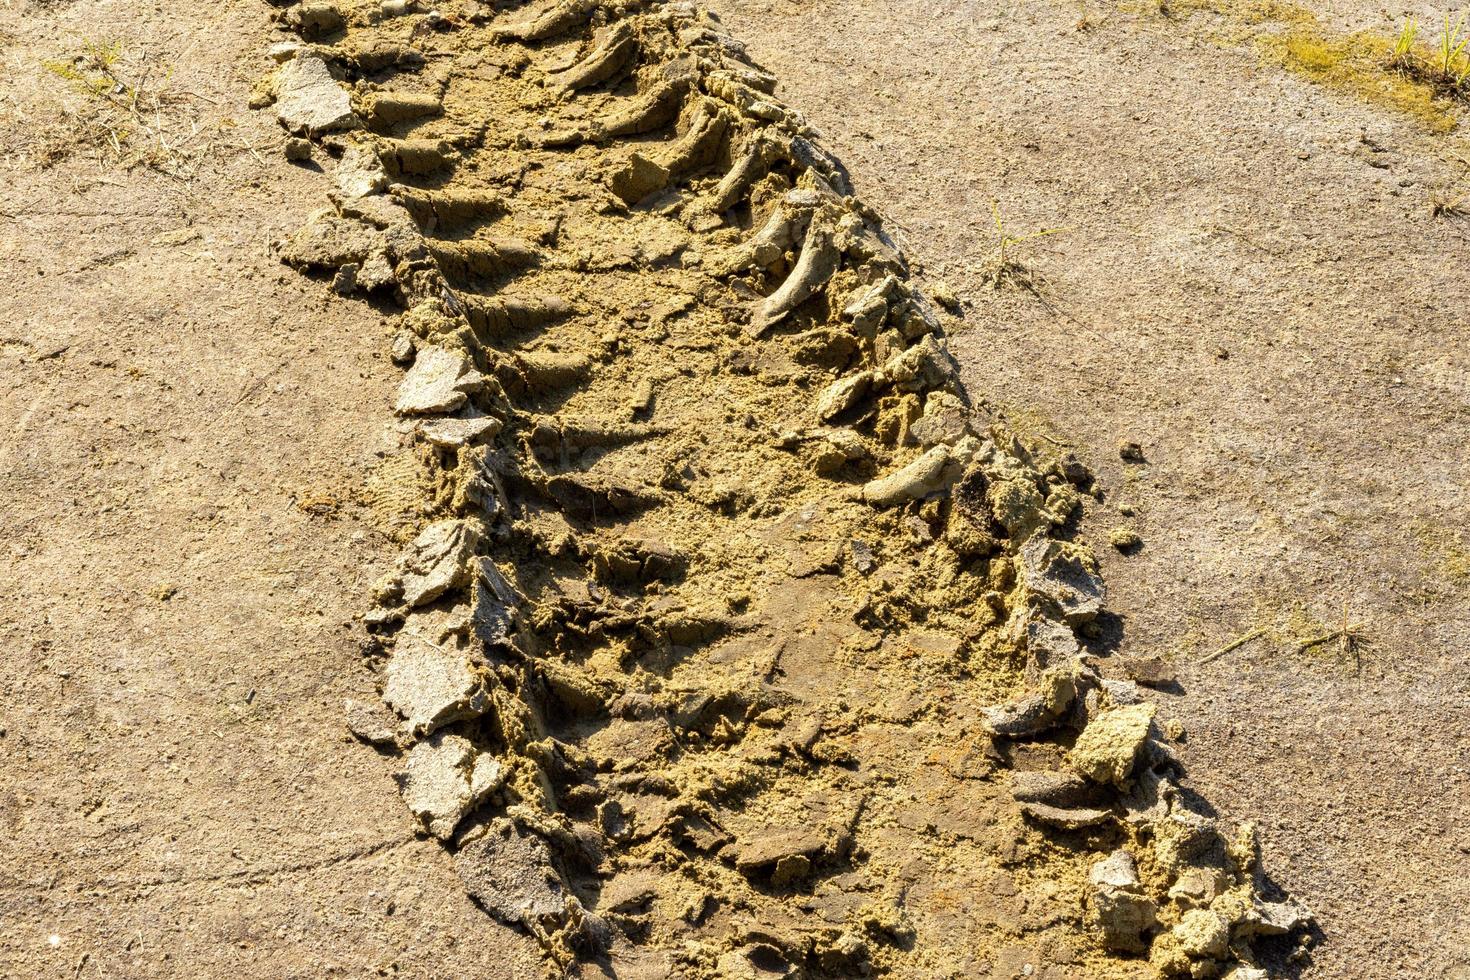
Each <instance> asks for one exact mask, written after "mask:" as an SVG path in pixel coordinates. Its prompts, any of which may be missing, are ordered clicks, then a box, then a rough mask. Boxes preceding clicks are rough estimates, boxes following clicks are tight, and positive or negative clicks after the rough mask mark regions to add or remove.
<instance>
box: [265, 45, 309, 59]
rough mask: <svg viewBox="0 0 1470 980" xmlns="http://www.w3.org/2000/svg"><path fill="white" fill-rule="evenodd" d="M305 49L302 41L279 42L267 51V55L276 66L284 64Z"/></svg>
mask: <svg viewBox="0 0 1470 980" xmlns="http://www.w3.org/2000/svg"><path fill="white" fill-rule="evenodd" d="M304 49H305V45H303V44H302V43H301V42H300V41H277V42H276V43H275V44H272V45H271V46H270V47H269V48H267V49H266V52H265V53H266V55H267V56H268V57H269V58H270V59H271V60H272V61H274V62H275V63H276V64H278V65H279V64H284V63H285V62H287V61H290V60H291V59H292V58H294V57H296V56H297V55H298V54H300V53H301V52H302V51H303V50H304Z"/></svg>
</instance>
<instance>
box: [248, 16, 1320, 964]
mask: <svg viewBox="0 0 1470 980" xmlns="http://www.w3.org/2000/svg"><path fill="white" fill-rule="evenodd" d="M274 17H275V20H276V23H277V25H278V27H279V28H280V29H281V30H282V31H283V32H284V37H285V38H286V39H285V40H278V41H277V42H276V43H275V44H274V45H273V46H272V48H271V56H272V57H273V58H274V59H275V60H276V62H277V63H278V67H277V68H276V69H275V70H274V71H273V72H272V73H271V75H270V76H269V77H268V78H267V79H266V80H265V81H264V82H263V83H262V85H261V86H260V88H259V89H258V91H257V96H258V97H257V104H258V105H259V106H260V107H265V106H273V111H274V112H276V114H277V116H278V118H279V119H280V121H281V124H282V125H283V126H284V127H286V128H287V129H288V130H289V131H290V132H291V133H293V134H294V135H295V136H296V137H298V140H297V141H294V142H292V143H291V144H290V145H289V146H288V152H290V153H292V154H293V155H294V156H295V158H297V159H304V158H315V159H316V160H317V161H318V162H320V163H321V164H322V165H323V166H324V168H325V170H326V172H327V173H329V174H330V183H331V188H330V192H329V196H330V207H327V208H324V209H323V210H322V211H320V212H318V213H317V214H315V215H312V216H310V218H309V220H307V221H306V223H305V224H304V225H303V226H302V227H301V229H300V230H299V231H297V232H296V233H294V234H293V235H291V236H290V237H289V238H287V239H285V240H283V241H281V242H279V243H277V246H276V247H277V248H278V250H279V254H280V257H281V258H282V260H283V261H285V262H287V263H289V264H291V265H292V266H294V267H296V268H298V269H300V270H302V271H303V272H305V273H307V274H310V275H314V276H319V277H321V278H322V279H324V280H326V281H330V283H331V288H333V289H334V290H336V291H337V292H339V293H341V294H343V295H358V296H363V297H367V298H369V299H373V300H375V301H377V302H380V303H391V304H393V305H395V306H396V307H398V308H400V309H401V310H402V313H401V314H399V315H398V319H399V333H398V335H397V336H396V337H395V339H394V342H393V351H392V352H393V356H394V358H395V360H397V361H398V362H399V363H401V364H403V365H404V366H405V373H404V376H403V380H402V384H401V387H400V388H399V390H398V392H397V394H396V397H395V411H396V413H397V416H398V419H399V432H400V434H401V438H402V452H403V453H404V454H406V455H410V456H412V458H413V459H415V460H416V461H417V470H418V476H417V478H416V479H415V480H414V481H413V486H414V488H415V491H414V499H413V502H414V504H415V505H416V508H417V515H418V517H417V523H416V524H415V526H414V528H413V533H412V534H411V535H410V536H409V537H411V540H408V541H407V547H406V550H405V552H404V554H403V557H402V558H401V560H400V562H399V564H398V567H397V569H396V571H395V572H394V573H393V574H392V575H390V576H389V577H388V578H387V579H386V580H384V581H383V582H382V583H380V584H379V586H378V587H377V589H376V592H375V596H374V607H373V609H372V611H371V612H370V613H369V614H368V615H367V617H366V620H367V622H368V624H369V628H370V629H371V631H372V634H373V636H374V638H375V640H374V644H373V646H372V649H371V650H370V651H369V653H370V657H371V662H372V666H373V669H374V670H375V671H376V672H377V677H378V681H379V686H380V690H381V693H382V701H381V703H377V702H375V703H372V704H352V705H349V706H348V723H349V726H350V727H351V729H352V731H353V732H354V733H355V734H356V735H357V736H358V737H359V738H362V739H363V740H364V741H367V742H370V743H373V744H376V745H378V746H380V747H381V748H383V749H384V750H386V751H390V752H393V753H395V754H397V755H398V756H399V757H400V758H401V772H400V777H399V780H400V786H401V790H402V795H403V798H404V801H405V803H406V804H407V805H408V807H409V808H410V810H411V811H412V812H413V814H414V815H415V817H416V818H417V819H418V820H419V821H420V822H421V824H422V826H423V831H424V833H425V834H428V835H432V836H433V837H435V838H437V839H439V840H440V841H442V843H443V845H444V846H445V847H446V848H447V849H448V850H449V851H450V852H451V853H452V854H453V855H454V861H455V864H456V867H457V869H458V871H459V874H460V877H461V879H462V880H463V882H464V885H465V887H466V889H467V890H468V892H469V893H470V894H471V895H472V896H473V897H474V898H475V899H476V901H477V902H478V903H479V904H480V905H481V906H482V907H483V908H484V909H485V910H486V911H487V912H488V913H489V914H491V915H493V916H495V917H496V918H498V919H500V920H502V921H504V922H506V923H508V924H511V925H513V926H515V927H517V928H521V929H524V930H526V931H528V932H529V933H531V934H532V935H534V936H535V937H536V938H537V939H538V940H539V941H540V943H541V944H542V947H543V948H544V950H545V955H546V962H547V970H548V974H549V975H584V976H595V975H607V976H618V977H682V978H689V980H695V978H711V977H721V978H725V977H729V978H743V977H775V976H787V977H814V978H815V977H857V976H867V975H886V976H895V977H949V976H967V977H968V976H986V975H1004V976H1010V975H1021V974H1022V973H1026V974H1027V975H1036V976H1075V975H1079V974H1084V975H1089V976H1119V977H1122V976H1139V975H1155V974H1157V975H1164V976H1193V977H1212V976H1231V977H1235V978H1236V980H1247V978H1253V977H1264V976H1267V975H1268V973H1267V972H1266V970H1265V969H1264V968H1262V966H1261V965H1260V960H1259V958H1258V956H1257V954H1256V952H1255V946H1254V944H1255V942H1256V940H1257V939H1258V938H1259V937H1262V936H1273V935H1278V936H1279V935H1287V934H1289V933H1292V932H1293V931H1294V930H1297V929H1298V928H1299V927H1300V926H1301V925H1302V924H1303V922H1304V921H1305V912H1304V911H1303V910H1302V909H1301V908H1299V907H1298V906H1297V905H1296V904H1294V903H1292V902H1290V901H1289V900H1283V899H1280V898H1279V897H1278V898H1272V899H1268V897H1267V894H1268V892H1269V890H1270V889H1269V885H1268V883H1267V882H1266V881H1265V879H1264V877H1263V874H1262V872H1261V869H1260V867H1259V863H1258V854H1257V847H1256V843H1255V839H1254V833H1253V830H1252V829H1251V827H1250V826H1249V825H1247V826H1242V827H1238V828H1230V827H1228V826H1227V825H1225V824H1224V823H1223V822H1221V821H1220V820H1219V819H1217V818H1216V817H1215V816H1214V814H1213V812H1212V811H1211V810H1210V809H1209V808H1208V806H1207V805H1205V804H1203V803H1202V802H1200V801H1198V800H1196V799H1194V798H1193V797H1191V796H1190V794H1189V793H1188V792H1187V791H1186V790H1184V789H1183V788H1182V787H1181V785H1180V782H1179V779H1180V772H1179V766H1178V763H1177V760H1176V758H1175V755H1174V753H1173V751H1172V749H1171V748H1170V743H1171V741H1172V739H1171V732H1174V727H1173V726H1171V725H1169V724H1165V723H1162V722H1160V720H1159V719H1157V718H1156V712H1155V709H1154V707H1153V706H1152V705H1151V704H1150V703H1149V702H1148V701H1147V700H1146V698H1145V696H1144V692H1143V691H1142V690H1141V689H1140V688H1139V687H1138V686H1137V685H1136V684H1135V683H1133V682H1131V681H1121V680H1114V679H1107V678H1105V676H1104V670H1103V667H1104V665H1103V663H1102V661H1101V660H1100V659H1099V658H1098V657H1097V656H1096V655H1094V654H1091V653H1088V652H1085V650H1084V646H1083V645H1082V641H1086V640H1087V639H1088V638H1089V637H1092V636H1095V635H1096V633H1097V626H1096V622H1097V619H1098V617H1099V615H1100V614H1101V613H1102V611H1103V603H1104V599H1105V596H1104V589H1103V585H1102V582H1101V581H1100V580H1099V578H1098V575H1097V572H1096V564H1095V561H1094V559H1093V557H1092V556H1091V555H1090V554H1089V553H1088V552H1087V550H1086V549H1085V548H1084V547H1082V546H1080V545H1078V544H1075V543H1073V542H1072V541H1070V540H1069V539H1070V538H1071V537H1072V535H1071V533H1070V531H1069V525H1070V524H1071V523H1072V522H1073V521H1074V520H1075V516H1076V512H1077V510H1078V506H1079V502H1080V495H1081V494H1082V493H1083V492H1085V488H1086V486H1087V484H1088V483H1089V477H1088V474H1087V473H1086V471H1085V469H1083V468H1081V467H1080V466H1078V465H1077V464H1076V462H1075V461H1063V460H1056V459H1050V458H1047V457H1045V456H1043V455H1041V454H1039V453H1036V452H1033V451H1032V450H1030V449H1028V448H1027V447H1026V446H1024V445H1022V444H1021V443H1020V442H1019V441H1018V440H1017V439H1016V438H1015V437H1014V436H1012V435H1011V434H1010V433H1008V432H1007V431H1006V430H1005V429H1004V428H1003V427H1001V426H999V425H997V424H994V422H993V420H991V419H988V418H987V417H986V415H985V413H984V411H983V410H982V409H980V408H978V407H977V406H976V405H975V404H974V403H972V401H971V399H970V397H969V395H968V394H967V393H966V391H965V389H964V387H963V386H962V385H961V384H960V382H959V380H958V378H957V377H956V368H955V364H954V362H953V361H952V360H951V358H950V356H949V353H948V351H947V348H946V344H945V341H944V338H943V331H942V329H941V324H940V321H939V318H938V316H937V314H936V312H935V310H934V308H933V306H932V305H931V304H930V302H929V301H928V300H927V299H926V298H925V297H924V295H923V294H922V293H921V292H920V290H919V289H918V288H917V287H916V286H915V285H914V284H913V283H911V281H910V277H909V271H910V270H909V267H908V264H907V262H906V261H905V259H904V257H903V255H902V254H901V253H900V251H899V250H898V249H897V248H896V247H895V245H894V243H893V242H892V241H891V240H890V239H889V238H888V237H887V236H886V235H885V234H884V232H883V230H882V225H881V222H880V220H879V218H878V216H877V215H875V214H874V213H872V212H871V211H870V210H869V209H868V208H867V207H865V206H864V205H863V204H862V202H861V201H860V200H859V199H858V198H857V197H856V196H855V195H854V193H853V189H852V186H851V185H850V183H849V179H848V175H847V174H846V173H845V171H844V170H843V168H842V167H841V165H840V164H839V163H837V162H836V161H835V160H833V159H832V158H831V157H830V156H829V155H828V154H827V153H826V152H825V151H824V150H822V149H821V146H820V143H819V141H818V137H817V134H816V133H815V132H814V131H813V130H812V129H811V127H809V126H808V125H807V124H806V123H805V121H804V120H803V119H802V117H801V116H800V115H799V114H798V113H796V112H795V111H794V110H792V109H790V108H788V107H786V106H785V105H783V104H782V103H781V102H780V100H779V99H777V98H776V97H775V95H774V91H775V87H776V81H775V79H774V78H773V77H771V76H770V75H769V74H768V73H767V72H765V71H763V70H762V69H761V68H760V67H759V66H758V65H755V64H754V63H752V62H751V61H750V59H749V58H748V57H747V56H746V55H745V52H744V50H743V49H742V47H741V46H740V44H739V43H738V42H737V41H735V40H733V39H732V38H730V37H728V36H727V35H725V34H724V33H723V32H722V30H721V28H720V25H719V24H718V22H717V21H715V20H714V19H713V18H712V17H711V16H710V15H708V14H707V13H705V12H703V11H701V10H700V9H698V8H697V7H694V6H692V5H688V4H683V3H667V4H656V3H648V4H640V3H620V4H619V3H611V2H605V0H556V2H552V3H542V4H532V5H524V6H520V5H511V6H506V5H496V6H492V5H490V4H476V3H469V4H462V5H460V8H459V9H451V8H449V7H442V8H439V9H437V10H428V9H425V8H421V7H419V6H418V5H416V4H415V3H413V2H411V0H383V2H377V0H374V2H371V3H347V2H344V3H340V4H327V3H320V2H303V3H294V4H289V5H277V6H276V9H275V11H274ZM1027 968H1029V969H1027Z"/></svg>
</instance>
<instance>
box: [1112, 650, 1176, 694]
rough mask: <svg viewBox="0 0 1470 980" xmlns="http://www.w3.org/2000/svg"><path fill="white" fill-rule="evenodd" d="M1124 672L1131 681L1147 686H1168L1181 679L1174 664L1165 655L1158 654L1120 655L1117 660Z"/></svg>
mask: <svg viewBox="0 0 1470 980" xmlns="http://www.w3.org/2000/svg"><path fill="white" fill-rule="evenodd" d="M1117 664H1118V666H1119V667H1121V668H1123V673H1124V674H1125V675H1126V676H1127V677H1128V679H1129V680H1131V681H1136V682H1137V683H1139V684H1143V685H1145V686H1147V687H1168V686H1169V685H1171V684H1173V683H1175V682H1176V681H1178V679H1179V675H1178V674H1177V673H1176V672H1175V670H1174V668H1173V666H1171V665H1170V664H1169V662H1168V661H1167V660H1165V659H1164V658H1163V657H1158V656H1129V657H1120V658H1118V660H1117Z"/></svg>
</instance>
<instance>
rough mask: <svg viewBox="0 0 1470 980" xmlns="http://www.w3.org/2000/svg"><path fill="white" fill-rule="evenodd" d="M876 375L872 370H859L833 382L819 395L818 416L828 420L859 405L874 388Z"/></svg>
mask: <svg viewBox="0 0 1470 980" xmlns="http://www.w3.org/2000/svg"><path fill="white" fill-rule="evenodd" d="M876 377H877V375H875V374H874V373H873V372H872V371H859V372H858V373H856V374H849V375H848V376H847V377H845V378H838V379H837V380H836V381H834V382H832V383H831V384H830V385H828V386H827V387H826V388H825V389H823V391H822V394H821V395H819V396H818V397H817V417H818V418H819V419H821V420H822V421H823V422H827V421H830V420H831V419H834V418H836V417H837V416H839V415H841V414H842V413H843V412H846V411H848V410H849V409H851V408H852V407H854V406H855V405H857V403H858V402H860V401H861V400H862V399H863V396H864V395H866V394H867V393H868V392H869V391H870V390H872V387H873V381H874V379H875V378H876Z"/></svg>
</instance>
